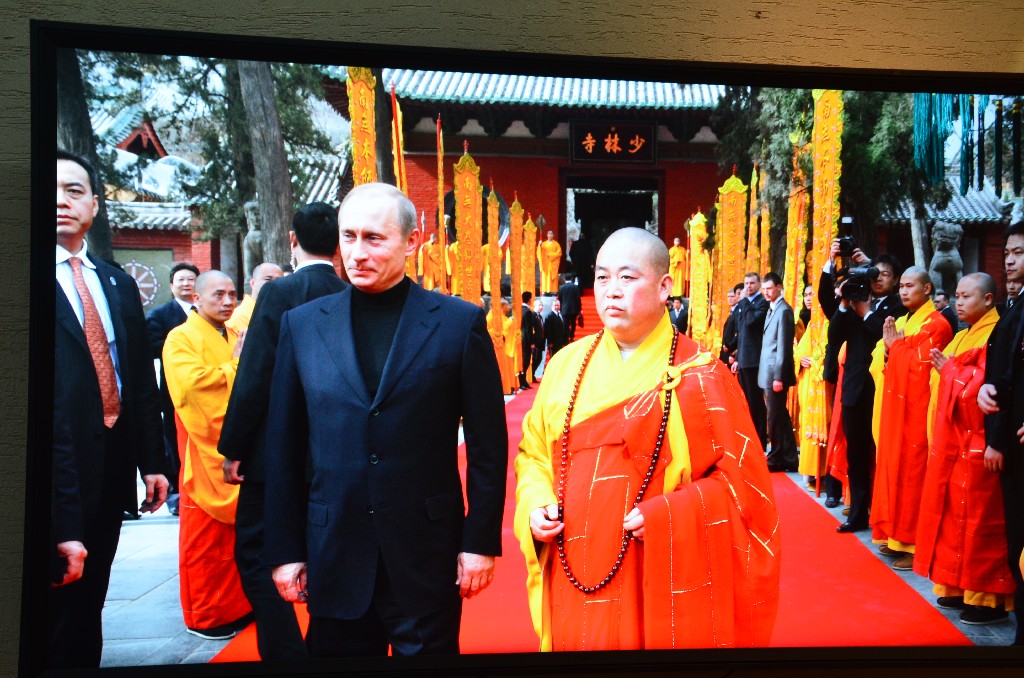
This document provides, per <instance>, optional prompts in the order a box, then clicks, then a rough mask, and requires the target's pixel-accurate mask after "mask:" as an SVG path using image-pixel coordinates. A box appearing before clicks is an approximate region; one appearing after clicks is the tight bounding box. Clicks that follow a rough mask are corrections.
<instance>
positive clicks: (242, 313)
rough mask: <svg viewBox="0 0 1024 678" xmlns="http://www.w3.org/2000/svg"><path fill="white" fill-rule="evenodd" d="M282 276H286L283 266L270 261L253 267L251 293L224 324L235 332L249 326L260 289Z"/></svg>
mask: <svg viewBox="0 0 1024 678" xmlns="http://www.w3.org/2000/svg"><path fill="white" fill-rule="evenodd" d="M282 277H284V271H282V270H281V267H280V266H278V265H277V264H272V263H270V262H269V261H267V262H263V263H262V264H260V265H259V266H257V267H256V268H254V269H252V278H250V279H249V290H250V292H249V294H247V295H246V297H245V299H242V302H241V303H240V304H238V306H236V307H235V310H234V311H233V312H232V313H231V319H230V320H228V321H227V322H226V323H224V324H225V325H226V326H228V327H230V328H231V329H233V330H234V331H235V332H241V331H242V330H244V329H246V328H247V327H249V321H250V320H251V319H252V310H253V309H254V308H256V297H258V296H259V294H260V289H261V288H262V287H263V285H265V284H266V283H268V282H270V281H271V280H277V279H278V278H282Z"/></svg>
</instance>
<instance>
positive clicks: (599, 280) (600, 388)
mask: <svg viewBox="0 0 1024 678" xmlns="http://www.w3.org/2000/svg"><path fill="white" fill-rule="evenodd" d="M668 266H669V256H668V249H667V248H666V247H665V244H664V243H663V242H662V241H661V240H660V239H658V238H657V237H656V236H653V235H651V234H650V233H647V232H646V231H644V230H643V229H639V228H625V229H621V230H618V231H615V232H614V233H613V234H612V235H611V236H610V237H609V238H608V240H607V241H606V242H605V244H604V246H603V247H602V248H601V251H600V252H599V253H598V255H597V261H596V267H595V273H596V279H595V283H594V294H595V301H596V304H597V311H598V315H599V316H600V317H601V320H602V322H603V323H604V327H605V329H604V330H603V331H601V332H600V333H598V335H597V336H596V337H594V338H592V339H591V338H588V339H587V340H585V341H579V342H575V343H573V344H570V345H569V346H567V347H566V348H564V349H563V350H562V351H560V352H559V353H558V354H557V355H555V356H553V357H552V358H551V360H550V363H549V365H548V366H547V368H546V370H545V373H544V379H543V381H542V382H541V385H540V390H539V391H538V393H537V399H536V401H535V402H534V405H533V407H532V408H531V410H530V412H529V413H528V414H527V415H526V418H525V419H524V421H523V439H522V443H521V444H520V448H519V453H518V455H517V456H516V460H515V471H516V476H517V478H518V483H517V487H516V512H515V525H514V527H515V534H516V537H517V538H518V540H519V543H520V546H521V548H522V551H523V554H524V555H525V558H526V563H527V568H528V576H527V589H528V593H529V604H530V613H531V615H532V617H533V624H534V629H535V630H536V632H537V635H538V636H539V637H540V648H541V650H613V649H622V650H625V649H640V648H643V649H652V648H682V647H738V646H764V645H766V644H767V643H768V640H769V636H770V635H771V630H772V626H773V624H774V621H775V612H776V608H777V606H778V597H779V549H780V541H779V540H780V537H779V524H778V513H777V511H776V508H775V504H774V499H773V492H772V486H771V481H770V480H769V476H768V468H767V465H766V462H765V460H764V451H763V450H762V448H761V446H760V445H759V444H758V443H757V434H756V432H755V431H754V426H753V423H752V422H751V420H750V416H749V414H747V408H746V407H745V405H744V400H743V393H742V392H741V391H740V389H739V386H738V385H737V383H736V380H735V378H734V377H733V376H732V375H730V374H729V373H728V371H727V369H726V368H725V366H724V365H723V364H722V363H721V362H720V361H719V360H717V359H716V358H715V357H713V356H712V355H711V354H708V353H703V352H701V351H700V350H699V347H698V346H697V344H695V343H694V342H693V341H692V340H690V339H689V338H688V337H686V336H683V335H680V334H678V332H676V331H675V329H674V328H673V326H672V323H671V322H670V321H669V316H668V313H667V312H666V309H665V301H666V300H667V299H668V297H669V293H670V292H671V290H672V276H671V275H669V272H668ZM670 365H671V366H670ZM666 411H667V414H665V412H666ZM659 430H663V431H664V435H663V437H659ZM648 477H649V481H648V482H645V478H648ZM563 487H564V490H563V489H561V488H563Z"/></svg>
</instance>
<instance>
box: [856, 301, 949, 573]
mask: <svg viewBox="0 0 1024 678" xmlns="http://www.w3.org/2000/svg"><path fill="white" fill-rule="evenodd" d="M896 329H897V330H903V331H904V333H905V335H904V336H903V338H901V339H896V340H895V341H894V342H893V343H892V344H891V345H890V346H889V357H888V359H887V360H886V362H885V367H884V369H883V375H884V378H883V379H882V387H883V389H884V393H883V395H882V401H881V414H880V419H881V421H879V424H878V449H877V452H876V464H875V480H874V485H873V495H872V498H871V517H870V523H871V526H872V539H873V540H875V541H876V543H885V544H887V545H888V546H889V548H891V549H893V550H895V551H902V552H904V553H913V552H914V540H915V539H916V536H915V535H916V533H917V515H918V511H919V509H920V507H921V491H922V488H923V487H924V475H925V467H926V465H927V461H928V400H929V398H930V396H931V387H930V385H929V377H930V374H931V370H932V359H931V350H932V349H933V348H937V349H939V350H942V349H944V348H945V347H946V344H948V343H949V341H950V339H952V338H953V330H952V329H951V328H950V326H949V323H948V322H946V319H945V318H943V317H942V314H941V313H939V312H938V311H936V310H935V305H934V304H933V303H932V302H931V301H926V302H925V303H924V305H923V306H922V307H921V308H919V309H917V310H916V311H915V312H914V313H913V314H910V315H907V316H903V317H901V318H899V319H897V320H896ZM882 341H883V340H881V339H880V340H879V344H880V345H881V344H882Z"/></svg>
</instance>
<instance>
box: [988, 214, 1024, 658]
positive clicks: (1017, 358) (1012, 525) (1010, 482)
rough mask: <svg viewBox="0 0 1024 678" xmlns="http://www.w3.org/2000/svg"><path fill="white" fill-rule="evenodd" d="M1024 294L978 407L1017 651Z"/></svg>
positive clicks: (994, 343) (1018, 246)
mask: <svg viewBox="0 0 1024 678" xmlns="http://www.w3.org/2000/svg"><path fill="white" fill-rule="evenodd" d="M1003 263H1004V265H1005V270H1006V281H1007V287H1008V288H1009V287H1010V285H1011V283H1012V284H1013V285H1014V288H1016V289H1020V283H1021V282H1024V222H1017V223H1016V224H1014V225H1012V226H1010V228H1009V230H1008V231H1007V236H1006V246H1005V247H1004V249H1003ZM1022 298H1024V297H1021V294H1020V293H1018V294H1017V296H1016V297H1015V298H1008V299H1007V302H1012V303H1007V306H1008V307H1009V308H1007V310H1006V311H1005V313H1003V315H1002V316H1001V317H1000V318H999V322H998V323H996V326H995V329H993V330H992V335H991V336H990V337H989V341H988V353H987V362H986V365H985V383H984V384H983V385H982V387H981V389H980V390H979V392H978V406H979V407H980V408H981V411H982V412H984V413H985V444H986V448H985V456H984V464H985V468H986V469H988V470H989V471H993V472H999V473H1000V477H999V479H1000V481H1001V484H1002V488H1003V507H1004V509H1005V513H1006V541H1007V547H1008V553H1007V556H1008V559H1009V565H1010V572H1012V573H1013V579H1014V581H1015V582H1016V583H1017V591H1016V592H1015V593H1014V596H1013V604H1014V615H1015V616H1016V619H1017V635H1016V637H1015V639H1014V642H1013V644H1014V645H1024V619H1022V617H1024V577H1022V574H1021V565H1020V559H1021V553H1022V551H1024V425H1022V422H1024V309H1022V308H1021V307H1022V306H1024V304H1022V303H1021V299H1022Z"/></svg>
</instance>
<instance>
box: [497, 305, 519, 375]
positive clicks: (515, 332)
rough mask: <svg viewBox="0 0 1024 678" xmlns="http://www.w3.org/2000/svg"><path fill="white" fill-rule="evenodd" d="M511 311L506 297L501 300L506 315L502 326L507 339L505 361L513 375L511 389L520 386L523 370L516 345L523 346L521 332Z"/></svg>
mask: <svg viewBox="0 0 1024 678" xmlns="http://www.w3.org/2000/svg"><path fill="white" fill-rule="evenodd" d="M510 312H511V306H510V305H509V302H508V299H505V298H504V297H503V298H502V300H501V315H502V316H503V317H504V321H503V323H502V327H501V335H502V338H504V340H505V362H506V363H507V364H508V371H509V374H511V375H512V377H513V379H512V385H511V390H513V391H514V390H516V389H518V388H519V382H518V381H517V379H518V377H519V373H520V372H521V371H522V370H521V369H520V366H519V360H518V357H519V356H518V352H517V351H516V347H517V346H518V347H521V346H522V340H521V338H520V337H521V336H522V335H521V334H520V332H519V328H518V327H517V326H516V319H515V317H513V316H511V315H509V313H510Z"/></svg>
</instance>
